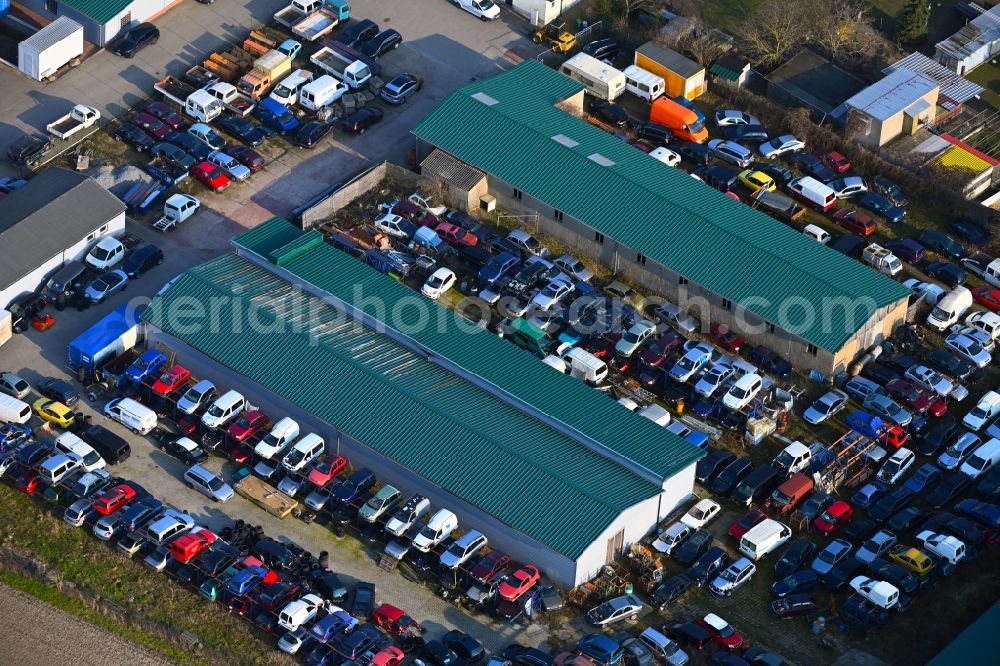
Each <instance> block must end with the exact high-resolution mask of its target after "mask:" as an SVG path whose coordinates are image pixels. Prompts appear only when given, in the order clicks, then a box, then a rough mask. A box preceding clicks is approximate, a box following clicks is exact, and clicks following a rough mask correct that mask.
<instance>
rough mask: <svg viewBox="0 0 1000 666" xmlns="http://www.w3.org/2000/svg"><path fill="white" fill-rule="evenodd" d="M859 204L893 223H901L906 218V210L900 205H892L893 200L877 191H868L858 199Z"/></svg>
mask: <svg viewBox="0 0 1000 666" xmlns="http://www.w3.org/2000/svg"><path fill="white" fill-rule="evenodd" d="M858 205H860V206H861V207H862V208H864V209H865V210H869V211H871V212H872V213H875V214H876V215H878V216H879V217H882V218H884V219H886V220H887V221H889V222H891V223H893V224H899V223H900V222H902V221H903V219H905V218H906V211H905V210H903V209H902V208H900V207H899V206H894V205H892V202H891V201H889V200H888V199H886V198H885V197H884V196H882V195H881V194H876V193H875V192H868V193H866V194H865V195H864V196H862V197H861V199H859V200H858Z"/></svg>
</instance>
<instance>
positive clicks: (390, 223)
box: [374, 213, 413, 239]
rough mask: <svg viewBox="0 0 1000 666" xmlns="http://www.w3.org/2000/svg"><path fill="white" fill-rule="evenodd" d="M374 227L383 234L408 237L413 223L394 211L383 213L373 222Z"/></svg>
mask: <svg viewBox="0 0 1000 666" xmlns="http://www.w3.org/2000/svg"><path fill="white" fill-rule="evenodd" d="M374 225H375V228H376V229H378V230H379V231H381V232H382V233H384V234H389V235H390V236H394V237H395V238H404V239H408V238H409V237H410V234H411V233H412V228H413V225H412V224H411V223H409V222H407V221H406V220H404V219H403V218H402V217H401V216H399V215H396V214H395V213H384V214H382V215H380V216H378V217H377V218H375V222H374Z"/></svg>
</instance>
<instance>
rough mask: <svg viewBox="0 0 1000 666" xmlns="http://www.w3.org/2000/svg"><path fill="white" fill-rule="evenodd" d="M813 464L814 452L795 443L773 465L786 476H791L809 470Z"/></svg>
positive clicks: (801, 444)
mask: <svg viewBox="0 0 1000 666" xmlns="http://www.w3.org/2000/svg"><path fill="white" fill-rule="evenodd" d="M810 462H812V450H811V449H810V448H809V447H808V446H806V445H805V444H803V443H802V442H799V441H795V442H792V443H791V444H789V445H788V446H786V447H785V448H784V449H782V450H781V453H779V454H778V455H776V456H775V457H774V461H773V462H772V463H771V464H772V465H774V467H775V468H776V469H778V470H780V471H781V472H782V473H783V474H784V475H785V476H791V475H792V474H795V473H796V472H801V471H804V470H806V469H808V468H809V463H810Z"/></svg>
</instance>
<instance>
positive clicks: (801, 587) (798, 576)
mask: <svg viewBox="0 0 1000 666" xmlns="http://www.w3.org/2000/svg"><path fill="white" fill-rule="evenodd" d="M817 587H819V574H817V573H816V572H815V571H813V570H812V569H803V570H802V571H796V572H795V573H793V574H789V575H787V576H785V577H784V578H781V579H779V580H777V581H775V582H774V584H772V585H771V594H773V595H774V596H775V597H777V598H778V599H781V598H782V597H787V596H788V595H789V594H795V593H801V592H812V591H813V590H815V589H816V588H817Z"/></svg>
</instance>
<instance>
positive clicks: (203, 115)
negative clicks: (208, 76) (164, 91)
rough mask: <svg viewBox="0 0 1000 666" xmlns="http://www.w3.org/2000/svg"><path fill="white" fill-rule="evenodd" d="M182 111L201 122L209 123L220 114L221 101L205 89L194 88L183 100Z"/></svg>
mask: <svg viewBox="0 0 1000 666" xmlns="http://www.w3.org/2000/svg"><path fill="white" fill-rule="evenodd" d="M184 111H185V112H186V113H187V114H188V115H189V116H191V117H192V118H195V119H197V120H199V121H200V122H203V123H210V122H212V121H213V120H215V119H216V118H218V117H219V116H221V115H222V102H220V101H219V100H217V99H215V97H214V96H213V95H212V93H210V92H208V91H207V90H195V91H194V92H193V93H191V94H190V95H188V98H187V99H186V100H185V101H184Z"/></svg>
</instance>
